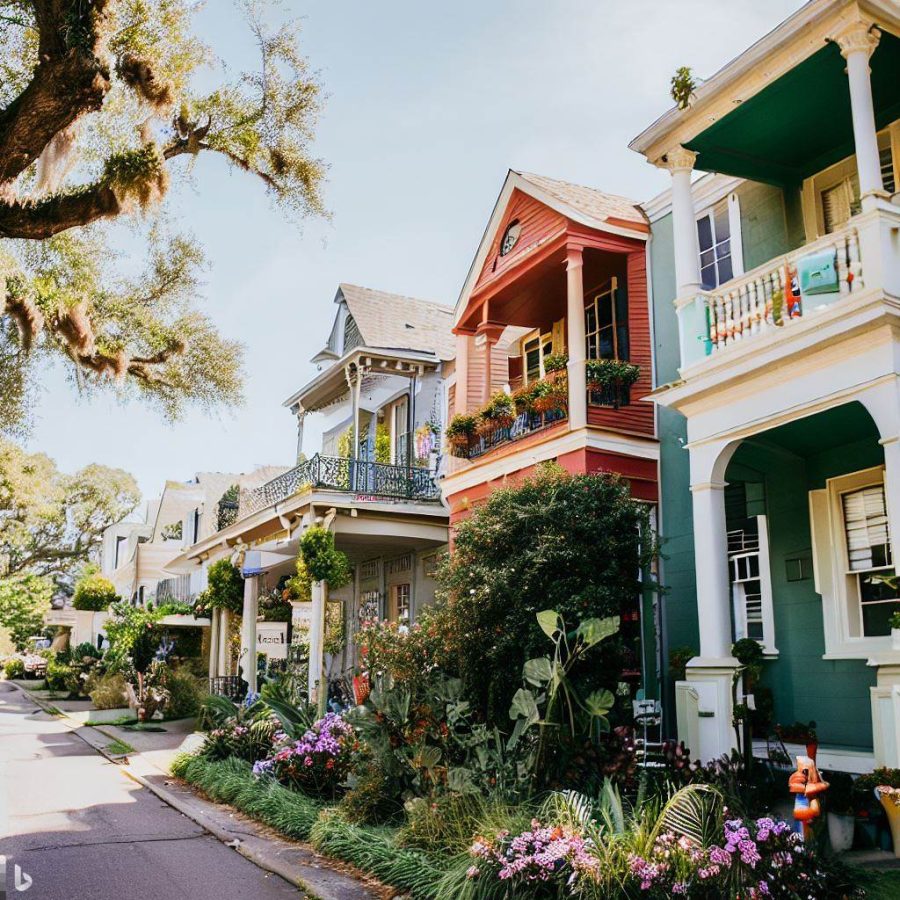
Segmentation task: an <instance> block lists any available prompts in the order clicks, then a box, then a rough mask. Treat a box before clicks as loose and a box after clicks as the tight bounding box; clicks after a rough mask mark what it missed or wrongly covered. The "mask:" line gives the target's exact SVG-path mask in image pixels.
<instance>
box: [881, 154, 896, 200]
mask: <svg viewBox="0 0 900 900" xmlns="http://www.w3.org/2000/svg"><path fill="white" fill-rule="evenodd" d="M878 160H879V162H880V163H881V181H882V183H883V184H884V189H885V190H886V191H887V192H888V193H889V194H893V193H894V192H895V191H896V190H897V185H896V182H895V180H894V157H893V154H892V153H891V145H890V144H888V145H887V147H882V148H881V150H879V151H878Z"/></svg>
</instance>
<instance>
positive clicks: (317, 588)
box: [309, 581, 325, 703]
mask: <svg viewBox="0 0 900 900" xmlns="http://www.w3.org/2000/svg"><path fill="white" fill-rule="evenodd" d="M324 639H325V582H324V581H316V582H313V585H312V621H311V622H310V623H309V702H310V703H318V701H319V687H320V685H319V682H320V681H321V680H322V655H323V654H322V650H323V645H324Z"/></svg>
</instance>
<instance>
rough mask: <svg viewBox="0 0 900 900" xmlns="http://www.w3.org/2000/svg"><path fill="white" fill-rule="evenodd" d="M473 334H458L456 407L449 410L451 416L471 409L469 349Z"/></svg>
mask: <svg viewBox="0 0 900 900" xmlns="http://www.w3.org/2000/svg"><path fill="white" fill-rule="evenodd" d="M471 346H472V335H470V334H461V333H457V335H456V392H455V397H456V399H455V401H454V408H453V409H451V410H448V414H449V416H450V418H453V416H454V415H456V413H466V412H467V411H468V409H469V351H470V348H471Z"/></svg>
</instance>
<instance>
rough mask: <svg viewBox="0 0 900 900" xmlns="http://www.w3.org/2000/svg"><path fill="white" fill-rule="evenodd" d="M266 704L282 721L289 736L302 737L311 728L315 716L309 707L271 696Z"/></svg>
mask: <svg viewBox="0 0 900 900" xmlns="http://www.w3.org/2000/svg"><path fill="white" fill-rule="evenodd" d="M264 702H265V706H266V707H267V708H268V709H269V710H270V711H271V712H272V713H273V714H274V715H275V716H276V718H277V719H278V721H279V722H281V728H282V730H283V731H284V733H285V734H286V735H287V736H288V737H289V738H292V739H293V738H300V737H302V736H303V734H304V733H305V732H306V731H308V730H309V728H310V726H311V725H312V723H313V717H312V716H311V714H310V712H309V711H308V710H307V709H304V708H301V707H297V706H293V705H292V704H290V703H286V702H285V701H284V700H281V699H276V698H275V697H269V698H268V699H267V700H265V701H264Z"/></svg>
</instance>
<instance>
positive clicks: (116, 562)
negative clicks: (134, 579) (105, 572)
mask: <svg viewBox="0 0 900 900" xmlns="http://www.w3.org/2000/svg"><path fill="white" fill-rule="evenodd" d="M127 543H128V538H127V537H123V536H122V535H117V536H116V550H115V553H114V554H113V568H114V569H118V568H119V566H120V565H121V564H122V563H123V562H124V557H123V556H122V553H123V551H124V550H125V544H127Z"/></svg>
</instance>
